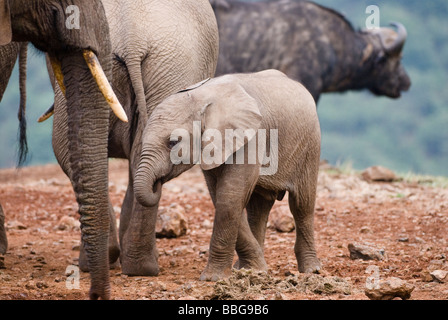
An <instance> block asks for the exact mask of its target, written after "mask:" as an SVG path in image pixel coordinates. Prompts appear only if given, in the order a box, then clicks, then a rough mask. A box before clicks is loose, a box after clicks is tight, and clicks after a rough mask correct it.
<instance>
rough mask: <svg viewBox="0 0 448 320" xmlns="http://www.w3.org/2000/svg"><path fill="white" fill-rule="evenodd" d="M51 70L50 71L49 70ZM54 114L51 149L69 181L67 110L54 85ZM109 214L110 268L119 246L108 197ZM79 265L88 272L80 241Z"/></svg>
mask: <svg viewBox="0 0 448 320" xmlns="http://www.w3.org/2000/svg"><path fill="white" fill-rule="evenodd" d="M49 72H51V71H49ZM54 106H55V114H54V120H53V137H52V144H53V151H54V154H55V156H56V159H57V161H58V163H59V165H60V167H61V169H62V171H63V172H64V173H65V174H66V175H67V177H68V178H69V179H70V181H73V179H72V170H71V168H70V162H69V157H68V150H69V139H68V128H67V121H68V117H67V112H66V106H65V99H64V98H63V96H62V93H61V91H60V89H59V87H57V86H56V87H55V104H54ZM109 216H110V234H109V246H108V248H109V266H110V268H111V269H114V268H116V267H117V266H118V265H119V262H118V257H119V256H120V246H119V243H118V233H117V226H116V217H115V212H114V210H113V207H112V204H111V201H110V198H109ZM79 267H80V269H81V270H82V271H84V272H88V271H89V268H88V267H87V259H86V255H85V250H84V245H83V244H82V243H81V250H80V253H79Z"/></svg>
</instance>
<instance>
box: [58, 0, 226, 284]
mask: <svg viewBox="0 0 448 320" xmlns="http://www.w3.org/2000/svg"><path fill="white" fill-rule="evenodd" d="M103 5H104V7H105V11H106V16H107V19H108V22H109V28H110V36H111V43H112V52H113V55H114V62H113V82H112V87H113V89H114V91H115V92H116V94H117V96H118V98H119V101H120V102H121V104H122V105H123V107H124V109H125V111H126V114H127V116H128V118H129V122H128V123H124V122H121V121H118V119H117V118H116V117H114V116H111V117H110V119H109V138H108V141H109V143H108V155H109V157H113V158H124V159H129V185H128V189H127V192H126V196H125V199H124V202H123V205H122V210H121V215H120V229H119V239H120V242H119V243H120V247H119V246H118V240H117V239H116V231H115V228H116V227H115V224H114V221H115V218H114V217H115V215H114V211H113V209H112V206H111V205H110V201H109V206H108V208H109V214H110V216H111V219H110V221H111V225H110V231H111V237H110V239H109V253H110V256H111V257H117V256H118V254H119V249H121V252H120V262H121V268H122V272H123V273H124V274H127V275H143V276H154V275H157V274H158V273H159V267H158V261H157V260H158V254H157V248H156V237H155V223H156V217H157V210H158V205H157V203H158V201H157V202H156V205H154V206H152V207H144V206H142V205H141V204H140V203H139V202H138V201H137V200H136V198H135V196H134V189H133V184H134V183H133V181H134V174H135V171H136V169H137V166H138V162H139V161H140V154H141V144H142V132H143V129H144V126H145V124H146V121H147V119H148V116H149V114H151V112H152V110H153V109H154V108H155V107H156V106H157V105H158V104H159V103H160V102H162V100H163V99H164V98H166V97H167V96H169V95H171V94H173V93H176V92H178V91H179V90H182V89H184V88H186V87H188V86H189V85H191V84H193V83H197V82H199V81H201V80H204V79H206V78H209V77H213V76H214V73H215V69H216V64H217V60H218V45H219V44H218V29H217V24H216V19H215V16H214V13H213V10H212V8H211V6H210V4H209V2H208V0H171V1H156V0H144V1H137V2H133V1H127V0H103ZM49 69H50V71H51V69H52V68H49ZM50 75H51V76H52V78H53V81H52V82H53V86H54V89H55V92H56V97H55V104H54V111H55V116H54V121H53V148H54V151H55V155H56V158H57V160H58V162H59V164H60V165H61V167H62V168H63V170H64V171H65V173H66V174H67V175H68V176H69V177H72V176H73V172H72V169H71V166H70V165H69V164H70V144H71V143H72V140H73V139H72V137H71V136H70V134H69V130H68V129H69V128H68V127H67V120H66V118H67V115H68V113H67V112H66V105H65V99H64V96H63V93H62V92H61V89H60V87H59V86H58V85H57V77H54V76H53V75H52V74H51V72H50ZM75 191H76V190H75ZM159 196H160V194H159ZM79 262H80V267H81V269H82V270H85V271H87V270H88V269H90V265H89V264H88V263H87V262H88V261H86V259H85V255H84V250H81V254H80V260H79ZM110 262H113V260H112V259H111V260H110Z"/></svg>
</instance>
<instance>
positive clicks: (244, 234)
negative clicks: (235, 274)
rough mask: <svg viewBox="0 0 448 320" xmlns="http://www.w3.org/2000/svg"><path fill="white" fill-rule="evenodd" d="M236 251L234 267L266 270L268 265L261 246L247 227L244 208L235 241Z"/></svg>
mask: <svg viewBox="0 0 448 320" xmlns="http://www.w3.org/2000/svg"><path fill="white" fill-rule="evenodd" d="M236 252H237V254H238V261H237V262H236V263H235V265H234V268H236V269H243V268H244V269H255V270H260V271H266V270H267V268H268V267H267V264H266V261H265V259H264V256H263V247H261V246H260V244H259V243H258V241H257V239H256V238H255V237H254V234H253V233H252V230H251V228H250V227H249V223H248V217H247V214H246V210H245V211H244V212H243V214H242V216H241V222H240V227H239V229H238V238H237V241H236Z"/></svg>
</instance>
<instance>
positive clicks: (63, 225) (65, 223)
mask: <svg viewBox="0 0 448 320" xmlns="http://www.w3.org/2000/svg"><path fill="white" fill-rule="evenodd" d="M80 227H81V223H80V222H79V220H76V219H75V218H73V217H69V216H64V217H62V218H61V220H59V222H58V226H57V228H58V230H62V231H64V230H68V231H71V230H78V229H80Z"/></svg>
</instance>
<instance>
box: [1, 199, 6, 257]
mask: <svg viewBox="0 0 448 320" xmlns="http://www.w3.org/2000/svg"><path fill="white" fill-rule="evenodd" d="M7 249H8V239H7V238H6V230H5V213H4V212H3V208H2V205H1V204H0V254H5V253H6V250H7Z"/></svg>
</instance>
